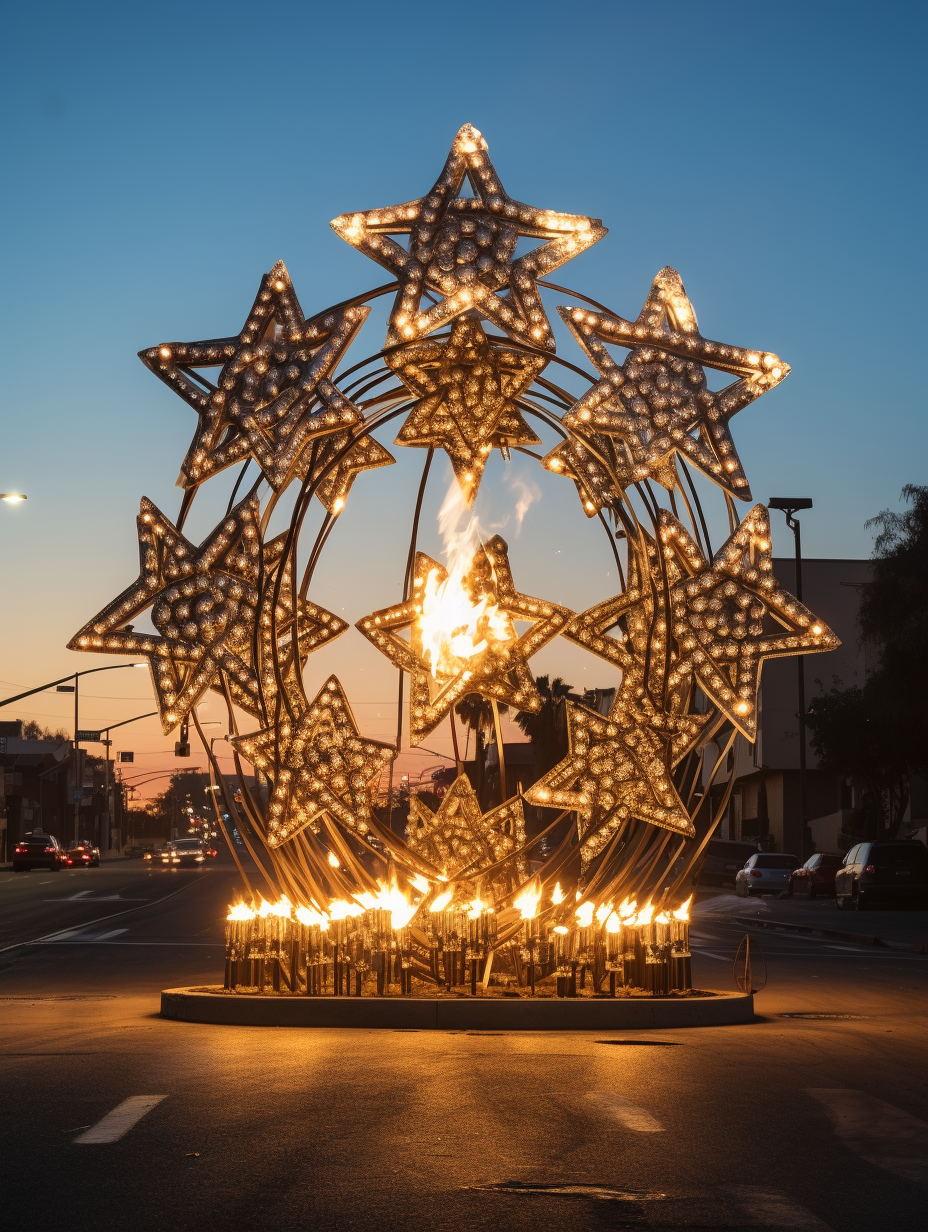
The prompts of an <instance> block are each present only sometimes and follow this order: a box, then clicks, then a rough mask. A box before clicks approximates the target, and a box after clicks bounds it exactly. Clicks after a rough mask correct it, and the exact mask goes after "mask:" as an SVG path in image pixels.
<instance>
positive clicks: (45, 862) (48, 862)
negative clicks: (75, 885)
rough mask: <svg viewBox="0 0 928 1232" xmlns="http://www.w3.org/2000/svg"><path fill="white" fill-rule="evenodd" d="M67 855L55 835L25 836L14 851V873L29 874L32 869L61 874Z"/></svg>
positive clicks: (33, 834)
mask: <svg viewBox="0 0 928 1232" xmlns="http://www.w3.org/2000/svg"><path fill="white" fill-rule="evenodd" d="M64 862H65V855H64V852H63V851H62V849H61V844H60V843H59V842H58V840H57V839H56V838H55V836H54V835H53V834H42V833H41V832H40V833H38V834H36V833H35V832H33V833H31V834H24V835H23V837H22V838H21V839H20V840H19V842H18V843H17V844H16V847H15V848H14V851H13V872H14V873H27V872H28V871H29V869H31V868H50V869H51V870H52V872H55V873H60V872H61V869H62V867H63V866H64Z"/></svg>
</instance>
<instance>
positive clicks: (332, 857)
mask: <svg viewBox="0 0 928 1232" xmlns="http://www.w3.org/2000/svg"><path fill="white" fill-rule="evenodd" d="M326 858H327V859H328V861H329V864H330V865H331V866H332V868H341V865H340V864H339V862H338V856H337V855H336V854H335V852H334V851H330V852H329V854H328V856H327V857H326Z"/></svg>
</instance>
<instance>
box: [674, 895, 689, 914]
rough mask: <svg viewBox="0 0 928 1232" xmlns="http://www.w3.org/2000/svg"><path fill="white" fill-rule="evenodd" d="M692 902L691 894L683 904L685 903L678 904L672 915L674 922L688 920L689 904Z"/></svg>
mask: <svg viewBox="0 0 928 1232" xmlns="http://www.w3.org/2000/svg"><path fill="white" fill-rule="evenodd" d="M692 901H693V896H692V894H691V895H690V896H689V898H688V899H687V900H686V902H685V903H681V904H680V906H679V907H678V908H677V909H676V911H675V912H674V913H673V918H674V919H675V920H689V918H690V903H691V902H692Z"/></svg>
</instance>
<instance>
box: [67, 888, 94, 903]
mask: <svg viewBox="0 0 928 1232" xmlns="http://www.w3.org/2000/svg"><path fill="white" fill-rule="evenodd" d="M92 893H93V890H81V892H80V893H79V894H69V895H68V899H69V901H70V902H74V901H75V899H78V898H86V897H87V895H88V894H92Z"/></svg>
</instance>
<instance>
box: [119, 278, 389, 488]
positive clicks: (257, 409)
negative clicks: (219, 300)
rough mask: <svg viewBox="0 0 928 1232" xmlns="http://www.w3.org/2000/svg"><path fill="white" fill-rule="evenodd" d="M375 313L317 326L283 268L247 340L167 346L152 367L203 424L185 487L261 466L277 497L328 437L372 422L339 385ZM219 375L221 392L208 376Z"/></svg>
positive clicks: (261, 298)
mask: <svg viewBox="0 0 928 1232" xmlns="http://www.w3.org/2000/svg"><path fill="white" fill-rule="evenodd" d="M369 312H370V308H366V307H351V308H337V309H331V310H327V311H326V312H322V313H319V315H318V316H315V317H312V318H311V319H310V320H309V321H307V320H306V319H305V318H304V316H303V310H302V309H301V307H300V304H299V301H298V299H297V297H296V293H295V291H294V290H293V286H292V284H291V282H290V275H289V274H288V273H287V267H286V266H285V265H284V263H283V261H278V262H277V264H276V265H275V266H274V268H273V269H272V270H271V272H270V273H269V274H265V275H264V278H263V279H262V280H261V286H260V288H259V289H258V294H257V297H256V299H255V302H254V306H253V307H252V310H251V312H250V313H249V315H248V319H247V321H246V322H245V324H244V325H243V326H242V329H241V331H240V332H239V333H238V334H237V335H235V336H233V337H230V338H211V339H209V340H208V341H205V342H165V343H162V344H161V345H160V346H156V347H149V348H147V349H146V350H144V351H140V352H139V358H140V359H141V360H142V363H144V364H145V366H146V367H147V368H148V369H150V371H152V372H153V373H154V374H155V376H157V377H158V378H159V379H160V380H162V381H164V382H165V384H166V385H169V386H170V387H171V388H172V389H173V390H175V392H176V393H178V394H179V395H180V396H181V397H182V398H183V399H184V401H185V402H188V403H189V404H190V405H191V406H192V407H193V408H194V410H195V411H196V412H197V414H198V415H199V424H198V426H197V430H196V433H195V434H194V438H193V442H192V444H191V446H190V449H189V450H188V451H187V456H186V458H185V459H184V462H183V465H182V466H181V471H180V477H179V479H178V481H177V482H178V486H179V487H182V488H195V487H196V486H197V485H198V484H200V483H202V482H203V481H204V480H205V479H209V478H210V476H212V475H215V474H218V472H219V471H222V470H224V469H225V468H226V467H227V466H232V465H234V464H235V463H236V462H241V461H243V460H244V459H246V458H254V459H255V461H257V463H258V465H259V466H260V467H261V469H262V471H263V472H264V475H265V477H266V478H267V480H268V483H270V485H271V487H272V488H274V490H275V491H280V490H281V489H282V488H283V487H285V486H286V484H287V483H288V482H289V480H290V479H291V478H292V476H293V472H294V469H295V468H296V467H297V464H298V463H299V460H300V458H301V455H302V454H303V451H304V450H305V449H306V448H307V446H308V445H309V444H311V442H312V441H314V440H316V439H317V438H318V437H324V436H325V435H326V434H327V433H330V432H340V431H344V430H345V429H347V428H352V427H354V426H355V425H357V424H359V423H362V422H363V415H362V414H361V412H360V411H359V410H358V409H357V407H355V406H354V405H353V404H352V403H351V402H350V400H349V399H348V398H346V397H345V396H344V395H343V394H342V393H341V392H340V391H339V390H338V389H337V388H336V387H335V385H333V384H332V382H331V380H330V379H329V378H330V376H331V374H332V372H333V371H334V369H335V367H336V365H337V364H338V362H339V361H340V359H341V358H342V356H343V354H344V353H345V351H346V350H347V348H348V347H349V346H350V345H351V343H352V341H353V340H354V338H355V336H356V334H357V332H358V330H359V329H360V328H361V326H362V325H363V323H364V321H365V319H366V318H367V315H368V313H369ZM204 368H219V369H220V372H219V375H218V377H217V384H216V385H213V384H212V383H211V382H210V381H208V380H207V379H206V377H205V376H203V369H204Z"/></svg>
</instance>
